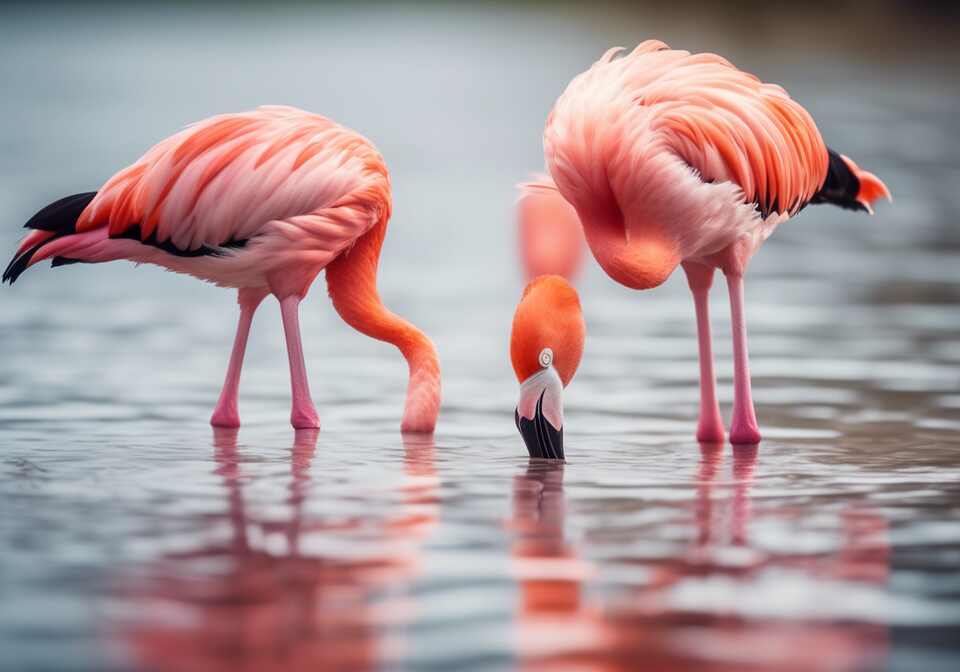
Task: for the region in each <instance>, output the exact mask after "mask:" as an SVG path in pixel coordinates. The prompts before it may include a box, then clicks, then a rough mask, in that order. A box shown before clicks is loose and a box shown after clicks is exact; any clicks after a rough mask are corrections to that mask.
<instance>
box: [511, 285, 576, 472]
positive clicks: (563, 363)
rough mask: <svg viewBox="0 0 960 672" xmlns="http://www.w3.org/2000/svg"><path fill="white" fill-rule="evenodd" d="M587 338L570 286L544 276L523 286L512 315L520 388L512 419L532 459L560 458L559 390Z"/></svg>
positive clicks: (513, 359)
mask: <svg viewBox="0 0 960 672" xmlns="http://www.w3.org/2000/svg"><path fill="white" fill-rule="evenodd" d="M585 335H586V327H585V326H584V322H583V313H582V312H581V309H580V298H579V297H578V296H577V291H576V290H575V289H574V288H573V287H572V286H571V285H570V283H568V282H567V281H566V280H564V279H563V278H561V277H560V276H557V275H545V276H540V277H538V278H536V279H534V280H533V281H532V282H531V283H530V284H529V285H527V287H526V289H525V290H524V291H523V297H522V298H521V299H520V305H518V306H517V311H516V313H515V314H514V316H513V330H512V333H511V335H510V360H511V362H512V363H513V370H514V372H515V373H516V375H517V381H518V382H519V383H520V399H519V401H518V402H517V409H516V412H515V414H514V418H515V420H516V424H517V429H519V430H520V434H521V435H522V436H523V441H524V443H525V444H526V445H527V451H528V452H529V453H530V456H531V457H542V458H551V459H564V452H563V388H565V387H566V386H567V385H568V384H569V383H570V380H571V379H572V378H573V376H574V374H576V372H577V367H578V366H579V364H580V357H581V355H582V354H583V341H584V338H585Z"/></svg>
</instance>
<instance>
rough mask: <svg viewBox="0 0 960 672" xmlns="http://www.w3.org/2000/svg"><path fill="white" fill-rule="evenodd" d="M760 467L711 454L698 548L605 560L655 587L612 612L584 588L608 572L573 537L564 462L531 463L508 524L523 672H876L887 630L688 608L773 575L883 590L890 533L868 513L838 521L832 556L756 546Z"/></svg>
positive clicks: (707, 450) (751, 456)
mask: <svg viewBox="0 0 960 672" xmlns="http://www.w3.org/2000/svg"><path fill="white" fill-rule="evenodd" d="M728 450H729V449H728ZM756 465H757V451H756V448H755V447H753V448H737V449H735V450H734V451H733V453H732V456H730V453H729V452H725V451H724V449H723V448H722V447H718V446H707V445H704V446H703V447H702V448H701V460H700V462H699V464H698V467H697V472H696V478H697V482H696V496H695V500H694V505H693V520H692V522H693V524H694V526H695V528H696V534H695V536H694V538H693V543H692V544H691V546H690V547H689V549H688V550H687V552H686V553H683V554H680V555H679V556H674V557H670V558H665V559H663V560H640V559H630V558H625V559H623V560H622V561H619V562H616V563H609V564H610V565H611V566H618V568H619V571H633V572H634V574H636V575H639V574H641V573H643V572H644V571H645V572H647V578H646V580H642V579H637V581H638V584H639V585H638V587H637V588H635V589H633V590H630V591H628V593H627V595H626V599H624V596H623V595H618V596H617V598H616V600H615V602H614V603H613V604H604V603H602V602H601V600H599V599H597V598H594V599H591V598H590V597H589V596H588V594H585V589H584V581H585V579H587V578H590V577H591V576H593V577H594V581H595V582H596V583H597V584H599V585H601V586H602V585H603V583H604V581H603V579H604V577H603V574H602V572H601V571H600V570H599V569H595V568H592V567H591V566H590V564H589V562H587V561H585V560H583V559H580V558H578V555H579V553H578V550H577V548H576V546H575V545H574V544H572V543H570V542H569V541H568V540H567V538H566V535H565V530H564V511H565V502H564V495H563V465H562V464H558V465H553V464H549V463H542V464H537V463H536V462H531V464H530V466H529V467H528V468H527V470H526V473H525V474H523V475H521V476H518V477H517V478H516V480H515V483H514V505H513V518H512V520H511V523H512V528H513V530H515V531H516V533H517V540H516V542H515V543H514V547H513V563H514V571H515V574H516V575H517V580H518V588H519V591H520V594H521V596H522V597H521V603H520V606H519V608H518V610H517V619H516V636H517V653H518V656H519V657H520V659H521V661H522V667H523V669H531V670H568V669H576V670H637V669H642V670H731V671H732V670H763V671H770V672H773V671H777V672H779V671H788V672H789V671H794V670H796V671H797V672H800V671H801V670H802V671H804V672H806V671H819V670H829V671H833V670H860V669H869V668H870V667H871V666H873V665H876V664H879V663H880V662H881V661H882V660H883V659H884V658H885V656H886V654H887V651H888V648H889V633H888V630H887V627H886V626H884V625H880V624H873V623H863V622H857V623H850V622H836V623H831V622H825V621H817V620H803V619H802V618H796V617H791V616H789V615H788V616H786V617H785V618H782V619H780V618H775V617H765V618H760V617H750V616H748V615H744V613H743V612H742V611H741V610H739V609H735V608H734V607H735V606H737V605H735V604H731V605H730V611H729V613H724V612H723V606H722V604H723V603H720V604H712V603H710V602H709V600H707V601H706V603H705V604H707V605H708V606H704V607H701V608H698V607H697V606H696V604H697V600H696V599H695V600H694V601H693V602H692V603H690V602H689V600H688V599H687V598H686V597H685V596H689V594H690V591H701V598H702V592H703V591H707V592H709V591H711V590H715V589H716V585H717V584H716V582H720V583H726V584H729V585H733V586H739V588H738V589H739V590H740V591H743V589H744V588H746V589H747V591H749V586H750V584H751V583H752V582H754V581H760V580H762V579H763V577H764V573H765V572H766V571H768V570H773V571H785V570H786V571H796V570H801V571H802V572H803V573H804V574H805V575H807V576H812V577H813V578H814V579H815V580H818V581H819V580H823V579H826V580H840V581H844V582H848V583H847V584H846V585H848V586H849V582H854V583H862V584H864V585H865V586H877V585H880V586H882V585H883V584H885V583H886V581H887V577H888V575H889V553H890V551H889V542H888V540H887V524H886V521H885V520H884V519H883V518H882V517H881V516H880V515H879V514H878V513H877V512H874V511H871V510H868V509H864V508H856V507H853V506H850V507H848V508H847V509H845V510H844V511H843V512H842V513H841V514H840V515H841V517H842V521H841V533H842V536H843V539H842V544H841V548H840V550H839V551H838V552H837V553H834V554H829V555H824V554H818V555H816V556H815V557H771V556H770V555H769V554H767V553H766V552H764V551H763V550H762V549H758V548H754V547H752V546H751V540H750V524H751V521H752V520H753V519H754V517H755V515H756V514H755V512H754V510H753V498H752V496H751V490H752V487H753V482H754V474H755V470H756ZM721 475H723V476H724V477H723V478H721ZM718 481H719V482H718ZM765 515H780V514H779V513H776V514H774V513H770V514H765ZM657 529H659V528H657ZM651 541H652V542H654V541H656V540H653V539H652V540H651ZM613 581H616V579H613ZM764 590H769V589H768V588H764Z"/></svg>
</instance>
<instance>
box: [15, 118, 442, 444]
mask: <svg viewBox="0 0 960 672" xmlns="http://www.w3.org/2000/svg"><path fill="white" fill-rule="evenodd" d="M390 212H391V198H390V178H389V175H388V172H387V167H386V165H385V164H384V161H383V158H382V157H381V156H380V154H379V152H377V150H376V149H375V148H374V146H373V145H372V144H371V143H370V141H369V140H367V139H366V138H364V137H363V136H361V135H359V134H358V133H356V132H354V131H352V130H350V129H348V128H345V127H343V126H341V125H339V124H337V123H335V122H334V121H331V120H330V119H327V118H325V117H322V116H319V115H316V114H311V113H309V112H305V111H303V110H299V109H296V108H292V107H281V106H268V107H260V108H258V109H256V110H254V111H250V112H242V113H237V114H224V115H219V116H215V117H211V118H209V119H206V120H204V121H200V122H198V123H195V124H193V125H191V126H189V127H187V128H186V129H184V130H183V131H181V132H179V133H177V134H175V135H173V136H171V137H169V138H167V139H165V140H163V141H161V142H160V143H158V144H157V145H155V146H154V147H153V148H151V149H150V150H149V151H148V152H147V153H146V154H144V155H143V157H141V158H140V159H139V160H137V161H136V162H135V163H134V164H133V165H131V166H129V167H127V168H124V169H123V170H121V171H120V172H118V173H117V174H116V175H114V176H113V177H111V178H110V179H109V180H107V182H106V183H105V184H104V185H103V186H102V187H101V188H100V189H99V190H98V191H96V192H87V193H81V194H76V195H73V196H68V197H66V198H63V199H60V200H59V201H56V202H55V203H52V204H50V205H48V206H47V207H45V208H44V209H42V210H40V211H39V212H38V213H37V214H36V215H34V216H33V217H32V218H31V219H30V220H29V221H28V222H27V224H26V228H28V229H33V231H31V233H30V234H28V235H27V236H26V237H25V238H24V239H23V241H22V243H21V244H20V247H19V249H18V250H17V253H16V255H15V256H14V258H13V260H12V261H11V262H10V265H9V266H8V267H7V270H6V272H5V273H4V274H3V280H4V281H9V282H10V283H11V284H12V283H13V282H14V281H15V280H16V279H17V278H18V277H19V276H20V274H21V273H23V272H24V271H25V270H26V269H27V268H29V267H30V266H33V265H34V264H36V263H38V262H40V261H43V260H44V259H51V260H52V265H53V266H61V265H64V264H71V263H76V262H88V263H97V262H104V261H113V260H115V259H127V260H129V261H133V262H135V263H150V264H156V265H158V266H162V267H163V268H166V269H168V270H171V271H175V272H178V273H187V274H189V275H192V276H194V277H196V278H199V279H201V280H205V281H208V282H213V283H215V284H217V285H219V286H221V287H232V288H235V289H236V290H237V301H238V304H239V307H240V319H239V323H238V326H237V333H236V338H235V340H234V344H233V350H232V353H231V355H230V363H229V365H228V368H227V374H226V379H225V381H224V384H223V389H222V392H221V394H220V398H219V401H218V402H217V405H216V408H215V410H214V412H213V416H212V418H211V420H210V422H211V424H213V425H214V426H219V427H236V426H238V425H239V424H240V415H239V411H238V405H237V396H238V388H239V382H240V369H241V366H242V364H243V356H244V351H245V349H246V344H247V336H248V334H249V330H250V324H251V321H252V320H253V315H254V312H255V311H256V309H257V307H258V306H259V305H260V303H261V301H262V300H263V299H264V298H265V297H266V296H267V294H273V295H274V296H275V297H276V298H277V300H278V301H279V302H280V311H281V316H282V321H283V329H284V334H285V337H286V342H287V353H288V357H289V363H290V381H291V391H292V397H293V400H292V409H291V414H290V422H291V424H292V425H293V426H294V427H295V428H297V429H308V428H316V427H319V419H318V416H317V411H316V408H315V406H314V404H313V400H312V398H311V396H310V387H309V384H308V381H307V373H306V367H305V365H304V358H303V345H302V342H301V337H300V325H299V306H300V301H301V300H302V299H303V298H304V296H305V295H306V294H307V290H308V289H309V287H310V285H311V283H312V282H313V280H314V279H315V278H316V277H317V275H318V274H319V273H320V271H321V270H324V269H326V276H327V286H328V289H329V292H330V298H331V299H332V301H333V305H334V308H335V309H336V310H337V312H338V313H339V314H340V316H341V317H342V318H343V319H344V321H346V322H347V323H348V324H349V325H351V326H352V327H354V328H355V329H357V330H358V331H360V332H362V333H364V334H366V335H368V336H370V337H372V338H376V339H379V340H382V341H386V342H388V343H392V344H394V345H395V346H397V348H399V349H400V352H401V353H402V354H403V356H404V357H405V358H406V360H407V363H408V365H409V383H408V386H407V395H406V405H405V408H404V413H403V420H402V423H401V430H403V431H406V432H432V431H433V429H434V427H435V425H436V420H437V414H438V411H439V407H440V367H439V363H438V360H437V353H436V349H435V348H434V346H433V343H432V342H431V341H430V339H429V338H428V337H427V336H426V335H425V334H424V333H423V332H422V331H420V330H419V329H417V328H416V327H414V326H413V325H412V324H410V323H409V322H407V321H405V320H403V319H401V318H399V317H397V316H396V315H394V314H393V313H391V312H389V311H388V310H387V309H386V308H385V307H384V305H383V303H382V302H381V300H380V296H379V294H378V292H377V282H376V280H377V266H378V263H379V258H380V248H381V246H382V244H383V239H384V236H385V235H386V230H387V220H388V219H389V217H390Z"/></svg>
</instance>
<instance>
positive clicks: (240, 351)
mask: <svg viewBox="0 0 960 672" xmlns="http://www.w3.org/2000/svg"><path fill="white" fill-rule="evenodd" d="M266 295H267V290H266V289H262V288H259V287H245V288H243V289H240V290H238V291H237V303H238V304H240V320H239V322H237V335H236V336H235V337H234V339H233V351H232V352H231V353H230V364H229V365H228V366H227V376H226V379H225V380H224V381H223V389H221V390H220V399H219V400H218V401H217V406H216V408H214V409H213V415H212V416H211V418H210V424H211V425H213V426H214V427H239V426H240V411H239V408H238V406H237V393H238V391H239V389H240V369H241V367H243V355H244V353H245V352H246V350H247V337H248V336H249V335H250V324H251V323H252V322H253V314H254V313H255V312H256V310H257V307H258V306H259V305H260V302H261V301H263V297H265V296H266Z"/></svg>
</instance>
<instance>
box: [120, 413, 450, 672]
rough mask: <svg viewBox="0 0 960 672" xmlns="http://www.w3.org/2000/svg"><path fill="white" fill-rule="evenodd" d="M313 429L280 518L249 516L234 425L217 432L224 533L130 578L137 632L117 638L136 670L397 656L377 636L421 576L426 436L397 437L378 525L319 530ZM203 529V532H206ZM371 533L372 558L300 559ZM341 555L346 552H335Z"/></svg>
mask: <svg viewBox="0 0 960 672" xmlns="http://www.w3.org/2000/svg"><path fill="white" fill-rule="evenodd" d="M316 444H317V431H316V430H299V431H297V432H296V436H295V439H294V442H293V446H292V448H291V452H290V477H289V484H288V496H287V497H286V499H285V502H284V503H285V504H286V506H287V509H288V514H287V515H285V516H282V517H281V520H279V521H277V520H258V519H256V518H255V517H254V516H252V515H251V514H250V513H249V512H248V510H247V495H246V490H247V489H248V485H249V484H248V483H247V481H246V480H245V476H244V473H243V465H242V460H241V458H240V455H239V454H238V450H237V432H236V430H229V429H224V430H216V432H215V436H214V457H215V460H216V464H217V466H216V469H215V472H214V473H216V474H217V475H218V476H220V478H221V479H222V482H223V487H224V490H225V499H226V504H227V506H226V508H227V514H226V516H225V521H226V522H228V527H229V538H228V540H227V541H226V542H208V543H201V544H198V546H197V547H196V548H193V549H190V550H188V551H185V552H182V553H177V554H170V555H167V556H164V557H163V558H161V559H160V560H158V561H156V562H155V563H153V564H152V565H151V566H149V567H148V568H147V571H146V572H144V573H143V574H142V575H138V576H137V577H136V578H135V579H134V580H131V581H128V582H126V584H125V588H124V589H123V594H122V596H121V597H122V598H123V602H124V604H126V605H128V606H130V607H131V609H132V611H133V613H132V618H131V619H130V620H132V621H133V622H134V623H135V625H133V626H130V627H124V629H123V631H122V633H120V637H121V639H122V643H123V646H124V648H125V649H126V651H127V652H128V655H129V657H130V658H131V659H132V661H133V662H134V664H135V665H136V666H137V667H138V668H144V669H150V670H158V671H164V672H165V671H167V670H170V671H174V670H176V671H177V672H192V671H197V672H200V671H204V672H207V671H213V672H215V671H217V670H232V671H238V670H239V671H248V670H249V671H251V672H253V671H257V672H270V671H271V670H277V671H281V670H282V671H283V672H295V671H297V670H329V669H336V670H339V669H343V670H365V669H375V668H379V667H382V666H383V665H384V663H385V662H387V661H389V660H391V659H394V658H396V657H397V656H398V655H399V653H400V652H401V650H402V648H403V642H402V641H398V640H397V639H396V638H391V637H390V636H389V635H388V634H386V632H387V631H388V630H389V629H390V628H389V626H390V625H395V624H397V623H398V622H404V621H405V620H407V619H408V618H409V610H408V609H407V608H406V606H405V604H404V600H403V598H402V597H401V598H389V597H382V596H381V595H379V593H384V592H386V591H385V588H386V587H389V588H390V591H389V592H390V594H391V595H393V594H396V593H398V592H402V588H403V586H405V585H407V584H408V583H409V582H410V581H411V580H412V579H413V578H414V577H415V576H416V574H417V573H418V572H419V566H420V546H421V544H422V541H423V540H424V538H425V537H426V536H427V535H428V534H429V533H430V531H431V530H432V529H433V528H434V527H435V525H436V521H437V517H438V514H439V504H438V499H437V496H436V494H435V490H436V475H435V472H434V467H433V443H432V440H424V439H419V440H413V441H411V442H409V443H407V442H405V451H404V469H405V479H404V482H403V483H402V484H401V485H400V489H399V491H400V498H399V499H400V505H399V506H398V507H397V510H396V511H394V512H391V515H390V516H388V517H385V518H384V519H382V520H370V519H369V518H364V519H361V518H360V517H359V516H358V517H356V518H352V519H348V520H347V521H345V522H344V521H338V522H336V523H332V522H331V523H327V522H325V521H324V520H322V519H318V518H316V516H315V515H308V514H306V513H305V509H306V505H307V504H308V502H309V500H310V495H311V483H310V481H311V476H310V468H311V461H312V459H313V456H314V453H315V450H316ZM207 527H209V526H207ZM358 537H359V538H367V539H369V538H370V537H373V538H374V539H375V541H376V544H375V548H376V549H377V552H374V553H367V554H366V555H364V556H362V557H361V556H359V554H358V556H357V557H354V556H353V555H350V554H342V555H341V554H337V553H335V552H326V551H321V552H310V551H308V550H307V549H309V548H310V547H311V546H312V544H311V543H309V542H310V541H311V540H315V539H317V538H320V539H321V540H322V541H323V542H330V541H331V540H334V541H333V543H334V546H333V548H338V546H337V542H339V543H340V544H344V545H346V546H347V547H348V548H349V547H350V544H351V542H352V541H354V540H356V539H357V538H358ZM344 556H346V557H344Z"/></svg>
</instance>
